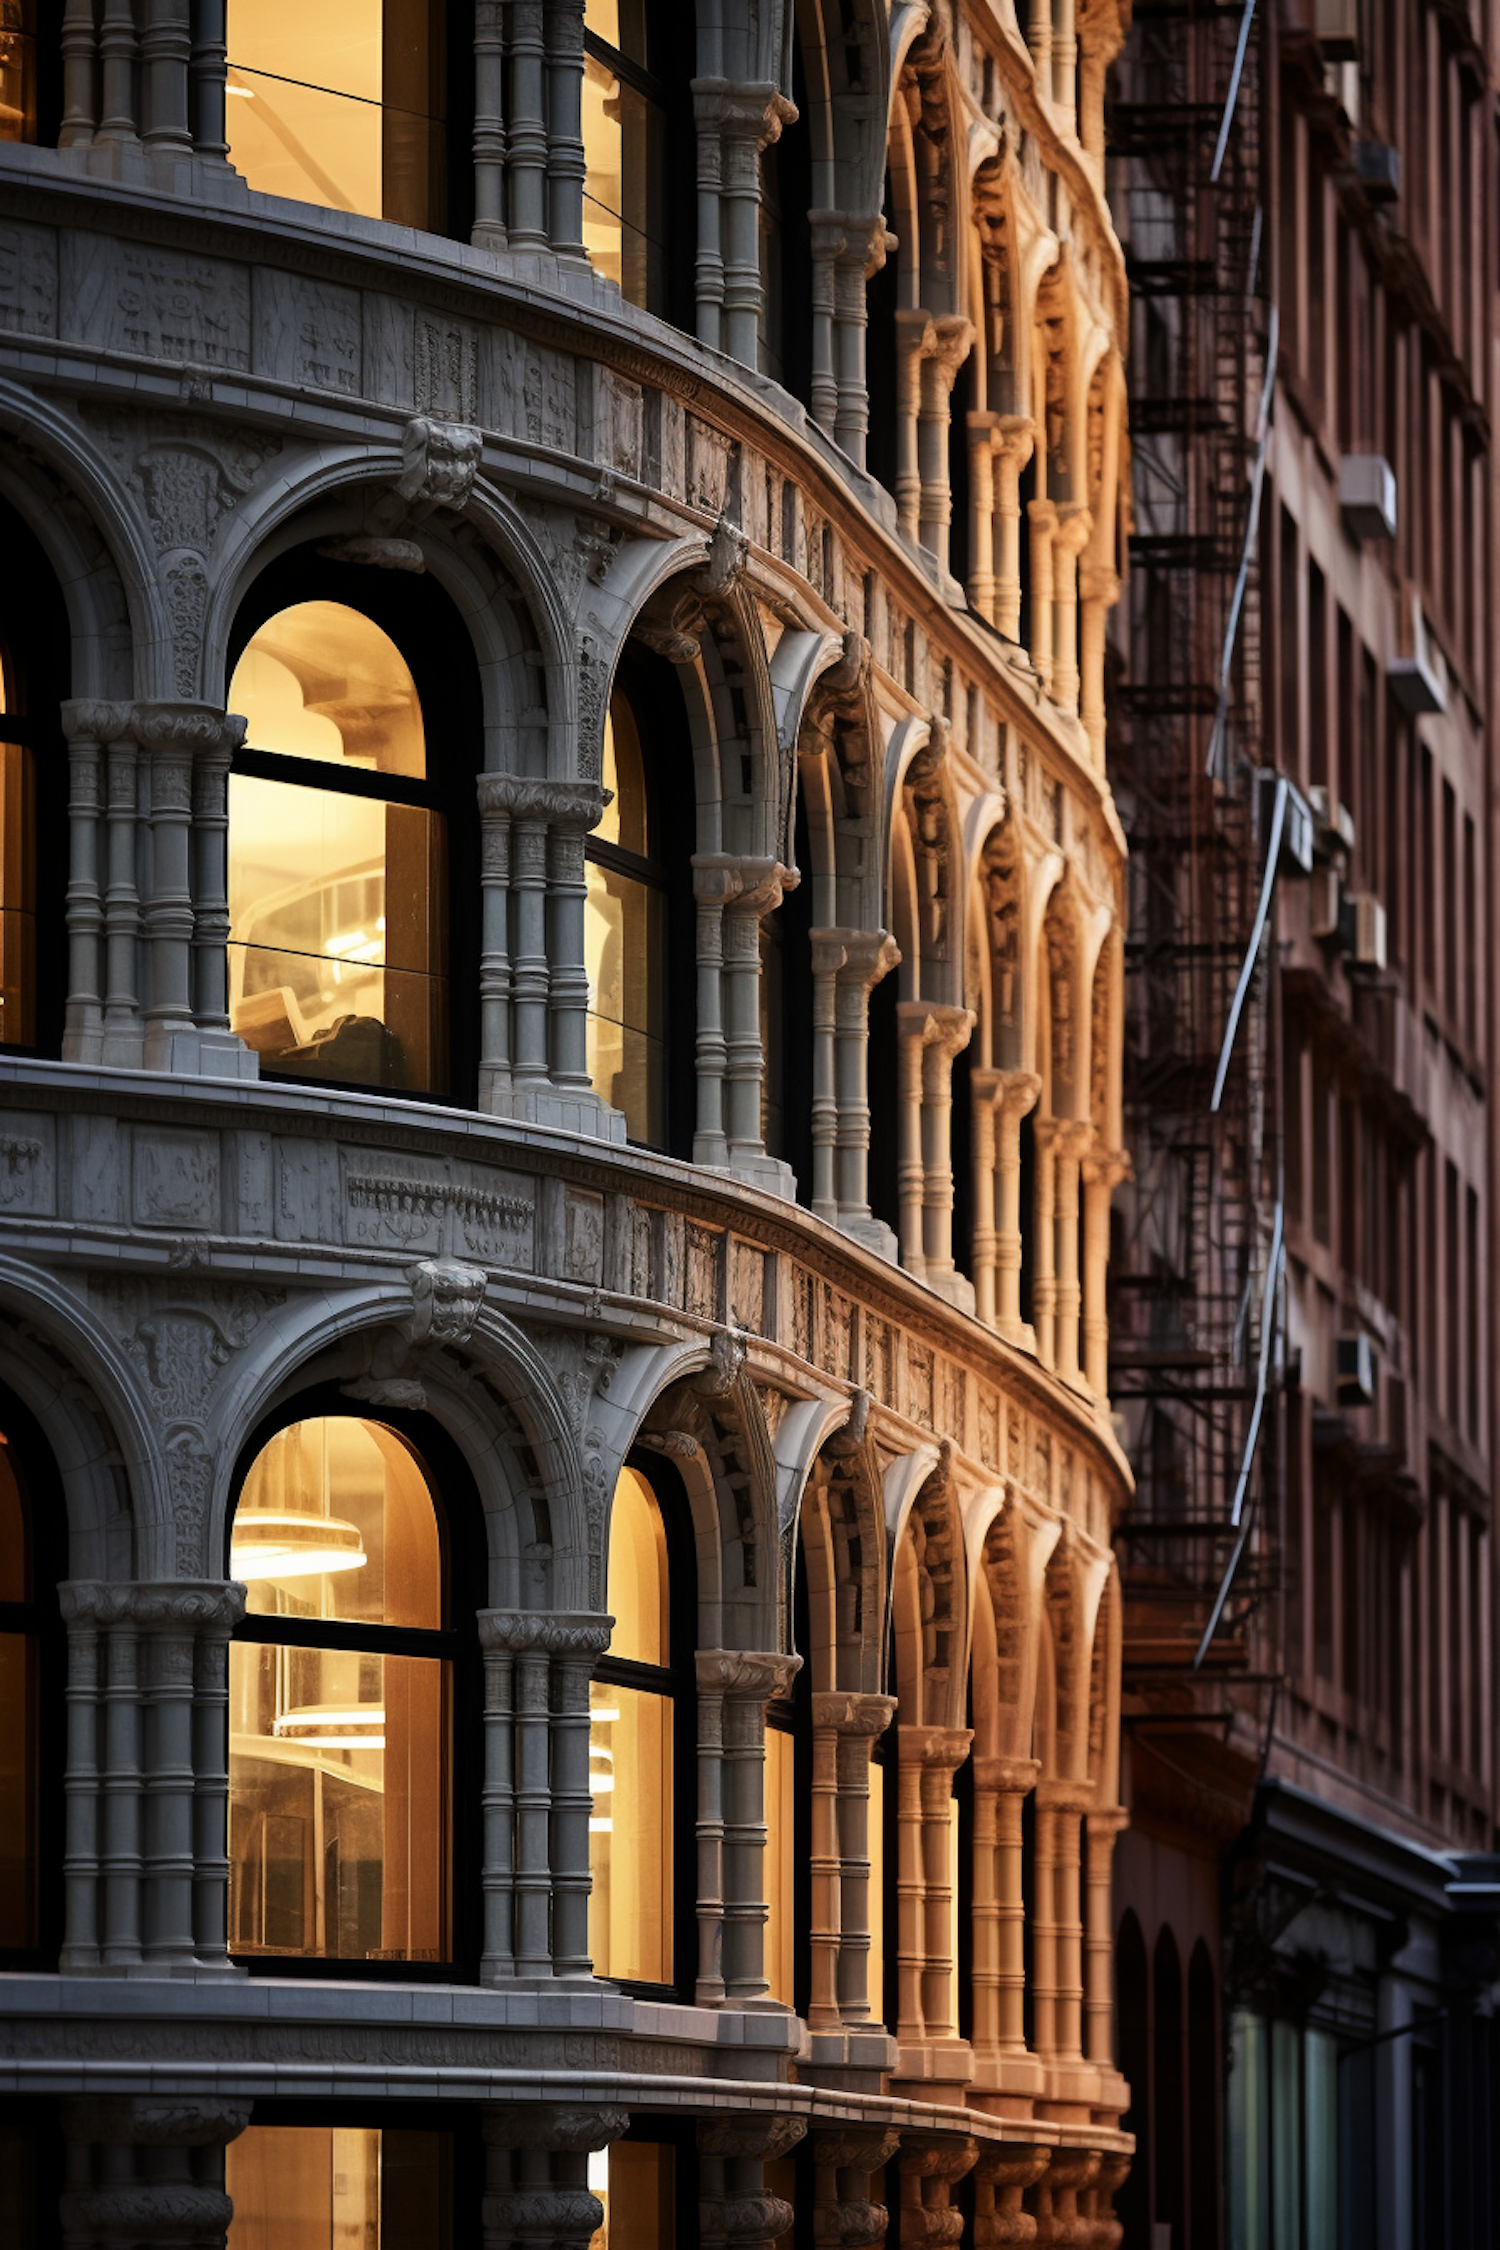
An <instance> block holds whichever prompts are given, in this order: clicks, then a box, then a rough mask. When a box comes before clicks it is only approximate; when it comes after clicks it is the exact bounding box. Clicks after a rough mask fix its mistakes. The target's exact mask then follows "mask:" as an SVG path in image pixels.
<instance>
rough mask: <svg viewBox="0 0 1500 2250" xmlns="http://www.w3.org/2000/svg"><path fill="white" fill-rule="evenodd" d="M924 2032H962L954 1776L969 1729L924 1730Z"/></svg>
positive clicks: (948, 2035)
mask: <svg viewBox="0 0 1500 2250" xmlns="http://www.w3.org/2000/svg"><path fill="white" fill-rule="evenodd" d="M922 1731H923V1732H924V1734H925V1736H926V1740H925V1741H924V1742H923V1745H922V1880H923V1902H922V1903H923V1914H922V1922H923V1944H924V1952H925V1956H926V1959H925V1963H924V1967H923V1971H922V2025H923V2035H924V2037H925V2038H926V2039H927V2040H928V2041H929V2042H931V2041H933V2040H940V2039H953V2038H956V2037H957V2035H958V2015H957V2009H956V2006H955V2002H956V2001H957V1998H958V1991H957V1986H958V1962H957V1961H956V1959H955V1958H954V1952H953V1934H954V1924H955V1913H954V1903H955V1902H954V1896H953V1860H952V1848H953V1813H952V1806H953V1776H954V1774H955V1773H956V1772H957V1771H958V1768H959V1767H960V1766H961V1765H962V1764H963V1761H964V1759H965V1758H966V1757H967V1756H968V1753H969V1744H970V1742H971V1741H972V1739H973V1737H972V1735H971V1734H970V1732H969V1730H968V1728H967V1727H931V1728H926V1729H924V1730H922Z"/></svg>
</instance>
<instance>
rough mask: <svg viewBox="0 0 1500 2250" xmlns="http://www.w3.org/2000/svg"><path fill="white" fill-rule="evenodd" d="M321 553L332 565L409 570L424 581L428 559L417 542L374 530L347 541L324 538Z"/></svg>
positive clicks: (319, 548)
mask: <svg viewBox="0 0 1500 2250" xmlns="http://www.w3.org/2000/svg"><path fill="white" fill-rule="evenodd" d="M318 553H319V554H320V555H326V556H327V557H328V560H329V561H330V562H345V563H359V564H362V565H363V566H364V567H365V568H367V569H370V570H405V571H409V572H410V573H411V574H412V576H413V577H417V578H420V577H421V576H422V575H423V574H424V572H425V571H426V569H427V557H426V556H425V555H424V554H423V552H422V550H421V548H420V547H419V546H418V544H417V542H416V540H415V539H392V538H387V537H385V536H383V535H382V534H381V533H379V532H374V531H354V532H350V533H349V534H348V536H347V537H346V538H343V539H320V540H319V541H318Z"/></svg>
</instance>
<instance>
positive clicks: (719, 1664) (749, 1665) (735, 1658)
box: [693, 1648, 802, 1703]
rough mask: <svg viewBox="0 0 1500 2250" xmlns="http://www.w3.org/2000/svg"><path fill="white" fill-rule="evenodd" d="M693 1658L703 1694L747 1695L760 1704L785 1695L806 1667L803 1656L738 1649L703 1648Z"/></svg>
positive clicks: (699, 1688) (700, 1691)
mask: <svg viewBox="0 0 1500 2250" xmlns="http://www.w3.org/2000/svg"><path fill="white" fill-rule="evenodd" d="M693 1661H694V1663H695V1665H696V1667H697V1673H698V1692H699V1694H700V1695H736V1696H747V1697H750V1698H752V1699H753V1700H754V1701H756V1702H759V1703H765V1702H768V1701H769V1700H770V1698H771V1697H772V1696H773V1695H780V1694H782V1693H783V1692H784V1691H785V1690H786V1689H787V1688H789V1687H790V1686H791V1684H792V1682H793V1680H794V1679H795V1678H796V1676H797V1674H798V1673H799V1672H800V1671H801V1669H802V1659H801V1657H800V1656H782V1655H779V1654H776V1653H774V1652H770V1653H761V1652H759V1651H756V1650H751V1649H738V1648H700V1649H699V1650H698V1651H697V1652H696V1655H695V1657H694V1660H693Z"/></svg>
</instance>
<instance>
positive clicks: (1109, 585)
mask: <svg viewBox="0 0 1500 2250" xmlns="http://www.w3.org/2000/svg"><path fill="white" fill-rule="evenodd" d="M1078 598H1079V600H1080V601H1085V602H1102V603H1103V605H1104V607H1105V608H1106V609H1113V608H1114V606H1115V603H1116V602H1117V601H1118V600H1119V598H1120V573H1119V572H1118V571H1117V570H1116V569H1115V568H1114V566H1113V564H1112V563H1098V562H1086V563H1081V564H1080V565H1079V570H1078Z"/></svg>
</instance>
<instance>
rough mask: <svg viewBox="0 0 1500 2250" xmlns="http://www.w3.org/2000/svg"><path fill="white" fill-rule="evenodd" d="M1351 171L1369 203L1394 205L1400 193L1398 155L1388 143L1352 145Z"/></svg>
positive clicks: (1360, 142)
mask: <svg viewBox="0 0 1500 2250" xmlns="http://www.w3.org/2000/svg"><path fill="white" fill-rule="evenodd" d="M1354 169H1355V172H1356V174H1357V175H1358V178H1359V184H1360V186H1361V187H1362V188H1363V189H1364V191H1365V193H1366V195H1367V196H1368V197H1369V198H1370V201H1371V202H1372V203H1394V202H1395V201H1396V200H1397V198H1398V197H1399V195H1400V193H1401V151H1400V149H1399V148H1392V146H1391V144H1390V142H1389V141H1356V142H1355V144H1354Z"/></svg>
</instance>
